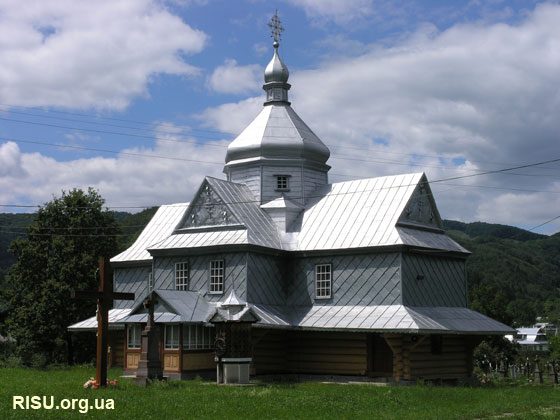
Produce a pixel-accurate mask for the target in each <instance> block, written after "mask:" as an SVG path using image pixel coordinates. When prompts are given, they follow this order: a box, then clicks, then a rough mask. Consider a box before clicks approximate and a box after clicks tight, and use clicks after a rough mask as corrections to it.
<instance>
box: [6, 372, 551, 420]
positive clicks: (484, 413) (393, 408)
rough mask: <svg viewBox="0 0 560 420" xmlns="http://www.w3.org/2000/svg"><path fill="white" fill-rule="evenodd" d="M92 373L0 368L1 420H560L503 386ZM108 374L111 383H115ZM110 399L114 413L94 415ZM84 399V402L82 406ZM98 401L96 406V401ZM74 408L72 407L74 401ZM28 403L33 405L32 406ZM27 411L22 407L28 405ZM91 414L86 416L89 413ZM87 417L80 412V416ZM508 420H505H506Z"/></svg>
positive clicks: (539, 401)
mask: <svg viewBox="0 0 560 420" xmlns="http://www.w3.org/2000/svg"><path fill="white" fill-rule="evenodd" d="M94 373H95V369H94V368H91V367H75V368H71V369H54V370H48V371H38V370H32V369H0V419H11V418H26V419H27V418H41V419H43V418H96V417H105V418H118V419H180V418H185V419H219V418H222V419H362V418H363V419H374V420H377V419H380V420H381V419H414V420H418V419H486V418H493V417H496V416H500V417H496V418H507V419H524V420H529V419H560V388H559V387H558V386H557V387H552V386H538V385H517V386H511V385H510V386H506V385H498V386H494V387H485V388H478V387H477V388H470V387H434V386H411V387H401V386H388V387H377V386H372V385H343V384H320V383H301V384H291V383H290V384H264V385H261V386H253V387H224V386H216V385H215V384H211V383H205V382H200V381H183V382H170V383H168V384H165V385H153V386H151V387H148V388H138V387H135V386H134V385H132V384H131V383H130V382H129V381H127V380H120V381H119V384H118V387H117V388H116V389H96V390H92V389H84V388H83V384H84V382H85V381H86V380H88V379H89V377H90V376H92V375H94ZM120 374H121V371H119V370H111V371H110V372H109V378H110V379H114V378H117V377H118V376H119V375H120ZM14 396H21V397H25V396H30V397H31V396H41V397H42V396H47V397H48V399H47V403H49V402H50V397H51V396H53V397H54V404H55V405H57V404H59V405H60V404H64V403H66V402H63V401H62V400H63V399H69V400H71V399H75V400H76V401H75V403H74V404H75V409H74V410H71V409H68V410H63V409H59V410H55V409H51V410H47V409H35V410H34V409H26V410H23V409H16V410H14V409H13V401H14ZM101 399H104V400H105V404H108V403H109V400H113V402H114V408H113V409H109V410H108V409H105V410H96V409H91V408H89V407H87V408H86V406H85V405H84V404H86V401H87V405H91V406H94V405H95V404H96V402H97V404H98V406H99V405H100V404H101ZM79 400H82V401H81V402H80V401H79ZM96 400H97V401H96ZM70 403H71V402H70ZM30 404H31V403H30ZM23 405H24V407H25V400H24V401H23ZM86 410H87V412H85V411H86ZM80 411H82V413H80ZM504 415H505V416H504Z"/></svg>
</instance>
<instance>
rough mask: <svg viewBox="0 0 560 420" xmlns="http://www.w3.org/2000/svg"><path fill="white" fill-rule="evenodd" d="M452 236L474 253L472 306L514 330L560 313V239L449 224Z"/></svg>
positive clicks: (469, 267) (494, 227) (502, 227)
mask: <svg viewBox="0 0 560 420" xmlns="http://www.w3.org/2000/svg"><path fill="white" fill-rule="evenodd" d="M444 227H445V228H446V231H447V233H448V234H449V235H450V236H451V237H452V238H453V239H455V240H456V241H457V242H459V243H460V244H461V245H462V246H464V247H465V248H467V249H468V250H469V251H471V252H472V255H471V256H470V257H469V259H468V262H467V272H468V279H469V306H470V307H471V308H472V309H474V310H477V311H479V312H482V313H484V314H486V315H488V316H491V317H492V318H494V319H498V320H500V321H502V322H504V323H507V324H509V325H514V326H530V325H531V324H532V323H533V322H534V320H535V318H536V317H537V316H544V315H548V316H550V317H558V315H559V311H560V233H557V234H555V235H552V236H546V235H539V234H535V233H532V232H529V231H526V230H523V229H518V228H515V227H511V226H505V225H497V224H490V223H481V222H476V223H461V222H455V221H449V220H445V221H444Z"/></svg>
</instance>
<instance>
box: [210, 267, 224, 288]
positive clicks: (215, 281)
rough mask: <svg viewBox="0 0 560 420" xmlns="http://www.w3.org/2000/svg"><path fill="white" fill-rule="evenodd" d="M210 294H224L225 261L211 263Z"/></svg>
mask: <svg viewBox="0 0 560 420" xmlns="http://www.w3.org/2000/svg"><path fill="white" fill-rule="evenodd" d="M210 293H211V294H221V293H224V260H215V261H210Z"/></svg>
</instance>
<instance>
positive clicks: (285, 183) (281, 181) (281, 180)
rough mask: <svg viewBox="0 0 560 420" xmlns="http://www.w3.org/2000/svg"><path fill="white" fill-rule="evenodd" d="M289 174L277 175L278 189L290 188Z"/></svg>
mask: <svg viewBox="0 0 560 420" xmlns="http://www.w3.org/2000/svg"><path fill="white" fill-rule="evenodd" d="M289 178H290V177H289V176H288V175H276V189H277V190H288V189H289V188H290V183H289Z"/></svg>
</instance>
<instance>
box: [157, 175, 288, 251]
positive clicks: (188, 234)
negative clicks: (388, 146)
mask: <svg viewBox="0 0 560 420" xmlns="http://www.w3.org/2000/svg"><path fill="white" fill-rule="evenodd" d="M205 182H208V184H209V185H210V186H211V187H212V189H213V191H214V192H215V193H216V194H217V195H218V196H219V197H220V198H221V200H222V202H223V203H224V204H225V205H226V206H227V207H228V209H229V210H230V211H231V212H232V213H233V214H234V216H235V218H236V220H238V221H239V223H240V225H220V226H214V227H212V226H208V227H204V228H203V229H201V228H198V227H195V228H191V229H182V230H180V231H177V232H176V233H174V234H172V235H170V236H168V237H167V238H166V239H164V240H163V241H161V242H159V243H156V244H153V245H152V246H150V247H149V249H150V250H161V249H182V248H196V247H206V246H217V245H239V244H253V245H260V246H264V247H268V248H276V249H281V247H282V244H281V241H280V236H279V234H278V229H277V228H276V225H275V224H274V222H273V221H272V219H271V218H270V217H269V216H268V214H267V213H266V212H265V211H264V210H262V209H261V208H260V207H259V203H258V202H257V201H256V200H255V197H254V196H253V194H252V193H251V191H250V190H249V188H248V187H247V186H246V185H245V184H236V183H234V182H228V181H224V180H221V179H216V178H212V177H206V179H205ZM195 205H196V202H195V201H194V200H193V202H192V203H191V206H195ZM177 223H179V222H178V221H177Z"/></svg>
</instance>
